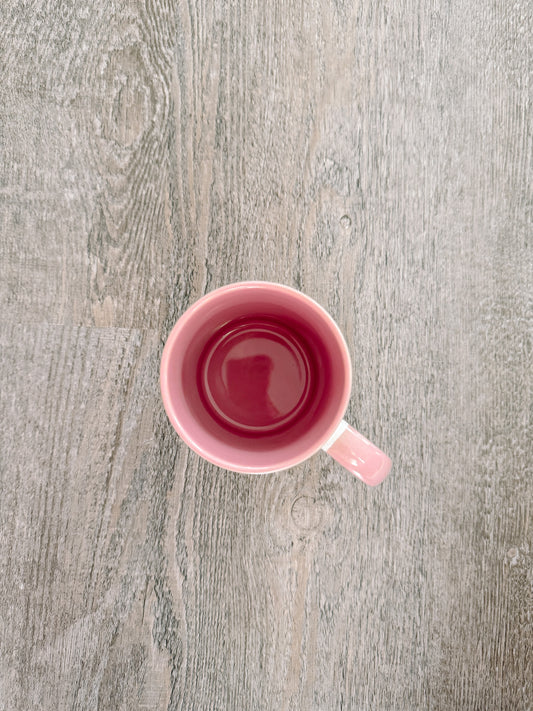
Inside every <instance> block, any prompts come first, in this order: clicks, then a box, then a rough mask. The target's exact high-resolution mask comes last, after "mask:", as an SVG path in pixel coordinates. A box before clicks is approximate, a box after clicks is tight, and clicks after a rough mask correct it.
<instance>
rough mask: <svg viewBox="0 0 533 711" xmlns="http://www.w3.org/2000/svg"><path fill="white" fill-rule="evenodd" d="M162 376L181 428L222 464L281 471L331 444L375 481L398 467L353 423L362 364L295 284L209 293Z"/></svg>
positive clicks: (188, 316)
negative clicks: (349, 417)
mask: <svg viewBox="0 0 533 711" xmlns="http://www.w3.org/2000/svg"><path fill="white" fill-rule="evenodd" d="M160 379H161V393H162V397H163V404H164V406H165V410H166V412H167V415H168V417H169V419H170V422H171V423H172V425H173V427H174V428H175V430H176V431H177V432H178V434H179V435H180V437H181V438H182V439H183V440H184V441H185V442H186V443H187V444H188V445H189V447H190V448H191V449H193V450H194V451H195V452H197V454H199V455H200V456H201V457H203V458H204V459H207V460H208V461H209V462H212V463H213V464H216V465H218V466H219V467H223V468H224V469H229V470H232V471H235V472H243V473H251V474H265V473H271V472H276V471H280V470H283V469H288V468H289V467H292V466H295V465H296V464H300V463H301V462H303V461H304V460H306V459H307V458H308V457H310V456H311V455H313V454H315V452H317V451H318V450H319V449H324V450H325V451H326V452H328V454H330V455H331V456H333V457H334V458H335V459H336V460H337V461H338V462H340V464H342V465H343V466H344V467H345V468H346V469H348V470H349V471H350V472H352V474H354V475H355V476H357V477H358V478H359V479H361V480H362V481H364V482H365V483H366V484H369V485H370V486H375V485H376V484H379V483H380V482H381V481H383V479H384V478H385V477H386V476H387V474H388V473H389V471H390V467H391V461H390V459H389V458H388V457H387V455H386V454H384V453H383V452H382V451H381V450H380V449H378V448H377V447H376V446H375V445H373V444H372V443H371V442H369V441H368V440H367V439H366V438H365V437H363V436H362V435H361V434H359V433H358V432H357V431H356V430H354V429H353V428H352V427H350V425H348V424H347V423H346V422H345V421H344V420H343V416H344V413H345V410H346V407H347V405H348V400H349V397H350V390H351V384H352V367H351V362H350V355H349V353H348V348H347V345H346V342H345V340H344V338H343V336H342V333H341V332H340V330H339V328H338V326H337V324H336V323H335V321H334V320H333V319H332V318H331V316H330V315H329V314H328V313H327V312H326V311H325V310H324V309H323V308H322V307H321V306H320V305H319V304H317V303H316V302H315V301H314V300H313V299H311V298H310V297H308V296H305V295H304V294H302V293H301V292H299V291H296V290H295V289H292V288H290V287H288V286H282V285H281V284H273V283H270V282H261V281H248V282H241V283H237V284H229V285H228V286H223V287H221V288H220V289H216V290H215V291H212V292H211V293H209V294H207V295H206V296H204V297H202V298H201V299H200V300H199V301H197V302H196V303H195V304H193V305H192V306H191V307H190V308H189V309H188V310H187V311H186V312H185V313H184V314H183V316H181V318H180V319H179V321H178V322H177V323H176V325H175V326H174V328H173V329H172V331H171V333H170V335H169V337H168V340H167V342H166V344H165V347H164V349H163V356H162V359H161V372H160Z"/></svg>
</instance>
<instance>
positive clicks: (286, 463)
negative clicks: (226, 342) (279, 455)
mask: <svg viewBox="0 0 533 711" xmlns="http://www.w3.org/2000/svg"><path fill="white" fill-rule="evenodd" d="M261 287H267V288H270V289H273V290H275V291H278V292H279V291H284V292H286V293H288V294H290V295H291V297H293V298H297V300H298V301H301V302H304V303H305V304H306V305H307V306H310V307H311V308H313V309H314V310H315V311H317V312H318V313H319V314H320V316H322V318H325V319H326V321H327V322H328V324H329V325H330V326H331V327H332V331H333V332H334V334H335V336H336V338H337V342H338V343H339V344H340V345H341V351H342V358H343V365H344V372H345V376H346V377H345V384H344V389H343V393H342V397H341V399H340V401H339V406H338V408H337V410H336V413H335V419H333V418H332V420H331V424H330V426H329V427H328V428H327V430H326V432H325V434H324V435H323V436H322V437H321V438H320V440H319V441H317V442H315V443H313V444H312V445H309V446H307V447H306V448H305V450H302V452H301V453H300V454H298V455H295V456H293V457H290V458H289V459H284V460H280V463H279V464H280V466H276V467H275V468H274V469H273V468H271V467H270V466H269V467H268V468H267V467H261V466H258V467H253V466H242V465H241V466H240V467H239V466H238V465H237V466H235V463H233V462H231V461H229V460H228V459H225V458H224V457H220V456H217V455H216V454H214V453H213V452H208V451H206V450H205V449H204V448H203V447H202V445H201V444H200V443H198V442H197V441H195V440H194V438H192V437H191V436H190V435H189V433H188V432H187V429H186V428H185V427H183V425H182V423H181V421H180V417H179V414H178V412H177V411H176V408H175V407H174V404H173V401H172V398H171V397H170V388H169V363H170V355H171V353H172V349H173V346H174V344H175V342H176V340H177V339H178V337H179V335H180V333H181V332H182V331H183V329H184V328H185V327H186V326H187V325H188V324H189V323H190V321H191V320H193V319H194V318H195V315H196V313H197V311H199V310H200V309H203V308H205V307H206V306H207V305H208V304H209V302H211V301H213V300H216V299H217V298H219V297H220V296H222V295H223V294H225V293H227V292H229V291H234V290H237V289H247V288H253V289H256V288H261ZM159 381H160V388H161V396H162V399H163V405H164V408H165V412H166V413H167V416H168V418H169V420H170V422H171V424H172V426H173V428H174V429H175V430H176V432H177V433H178V435H179V436H180V437H181V439H182V440H183V441H184V442H185V443H186V444H187V445H188V446H189V447H190V448H191V449H192V450H193V451H194V452H196V454H198V455H200V456H201V457H202V458H203V459H205V460H207V461H208V462H210V463H211V464H215V465H216V466H219V467H222V468H223V469H227V470H228V471H233V472H238V473H241V474H272V473H274V472H279V471H284V470H286V469H290V468H291V467H294V466H296V465H298V464H301V463H302V462H304V461H305V460H306V459H309V457H311V456H312V455H313V454H315V453H316V452H318V450H320V449H321V448H322V447H323V445H324V444H325V443H326V442H327V441H328V440H329V439H330V437H331V436H332V435H333V433H334V432H335V430H336V429H337V427H338V425H339V423H340V422H341V421H342V418H343V416H344V413H345V412H346V408H347V407H348V401H349V399H350V393H351V390H352V363H351V358H350V352H349V350H348V345H347V343H346V340H345V338H344V335H343V333H342V331H341V330H340V328H339V326H338V325H337V322H336V321H335V320H334V318H333V317H332V316H331V315H330V314H329V313H328V312H327V311H326V309H325V308H324V307H323V306H321V305H320V304H319V303H318V302H317V301H315V300H314V299H313V298H312V297H310V296H307V294H304V293H303V292H301V291H299V290H298V289H295V288H293V287H291V286H287V285H285V284H278V283H276V282H272V281H240V282H233V283H231V284H225V285H224V286H220V287H218V288H217V289H213V290H212V291H210V292H208V293H207V294H204V296H202V297H200V298H199V299H197V300H196V301H195V302H194V303H193V304H191V306H189V308H187V309H186V310H185V311H184V312H183V314H182V315H181V316H180V317H179V319H178V320H177V321H176V323H175V324H174V326H173V327H172V329H171V331H170V333H169V335H168V337H167V339H166V342H165V346H164V348H163V353H162V356H161V364H160V371H159Z"/></svg>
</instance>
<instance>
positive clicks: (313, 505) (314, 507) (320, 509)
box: [291, 496, 327, 532]
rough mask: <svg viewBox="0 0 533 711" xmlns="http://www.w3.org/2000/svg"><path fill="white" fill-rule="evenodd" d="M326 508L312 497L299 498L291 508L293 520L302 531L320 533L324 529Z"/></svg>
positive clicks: (321, 502)
mask: <svg viewBox="0 0 533 711" xmlns="http://www.w3.org/2000/svg"><path fill="white" fill-rule="evenodd" d="M326 506H327V505H326V504H325V503H324V502H323V501H320V500H317V499H315V498H314V497H312V496H298V497H297V498H296V499H295V500H294V501H293V504H292V506H291V519H292V521H293V523H294V525H295V526H296V527H297V528H299V529H300V530H302V531H306V532H309V531H318V530H320V529H322V528H323V527H324V523H325V519H326V516H325V509H326Z"/></svg>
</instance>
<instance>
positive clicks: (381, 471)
mask: <svg viewBox="0 0 533 711" xmlns="http://www.w3.org/2000/svg"><path fill="white" fill-rule="evenodd" d="M322 449H323V450H324V451H325V452H327V453H328V454H330V455H331V456H332V457H333V459H336V460H337V461H338V462H339V464H342V466H343V467H345V469H347V470H348V471H349V472H351V473H352V474H354V475H355V476H356V477H358V478H359V479H361V481H364V482H365V484H368V486H376V485H377V484H380V483H381V482H382V481H383V479H385V477H386V476H387V474H388V473H389V472H390V469H391V465H392V462H391V460H390V459H389V457H387V455H386V454H385V453H384V452H382V451H381V449H378V448H377V447H376V445H375V444H372V442H369V441H368V440H367V438H366V437H363V435H362V434H360V433H359V432H358V431H357V430H355V429H354V428H353V427H351V426H350V425H349V424H348V423H347V422H346V420H341V422H340V424H339V426H338V427H337V429H336V430H335V432H334V433H333V434H332V435H331V437H330V438H329V439H328V441H327V442H326V443H325V444H323V445H322Z"/></svg>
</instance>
